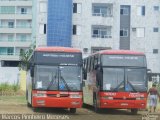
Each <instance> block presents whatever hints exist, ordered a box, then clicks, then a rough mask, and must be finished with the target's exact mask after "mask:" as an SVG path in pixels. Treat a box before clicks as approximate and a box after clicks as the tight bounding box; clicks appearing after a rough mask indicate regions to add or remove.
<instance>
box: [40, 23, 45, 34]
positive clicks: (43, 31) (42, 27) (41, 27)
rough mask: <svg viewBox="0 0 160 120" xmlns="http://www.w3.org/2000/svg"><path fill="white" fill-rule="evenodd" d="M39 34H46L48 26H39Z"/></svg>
mask: <svg viewBox="0 0 160 120" xmlns="http://www.w3.org/2000/svg"><path fill="white" fill-rule="evenodd" d="M39 34H46V24H40V25H39Z"/></svg>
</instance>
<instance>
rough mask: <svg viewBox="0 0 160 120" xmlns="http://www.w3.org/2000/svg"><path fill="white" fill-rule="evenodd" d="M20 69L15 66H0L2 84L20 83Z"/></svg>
mask: <svg viewBox="0 0 160 120" xmlns="http://www.w3.org/2000/svg"><path fill="white" fill-rule="evenodd" d="M19 80H20V79H19V69H18V68H15V67H0V84H1V83H6V82H7V83H9V84H16V83H17V82H18V83H19Z"/></svg>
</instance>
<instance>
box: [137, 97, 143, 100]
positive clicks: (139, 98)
mask: <svg viewBox="0 0 160 120" xmlns="http://www.w3.org/2000/svg"><path fill="white" fill-rule="evenodd" d="M136 100H145V98H144V97H138V98H136Z"/></svg>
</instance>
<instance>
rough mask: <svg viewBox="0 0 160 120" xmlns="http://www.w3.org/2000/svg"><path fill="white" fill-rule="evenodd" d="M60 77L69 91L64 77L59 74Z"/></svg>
mask: <svg viewBox="0 0 160 120" xmlns="http://www.w3.org/2000/svg"><path fill="white" fill-rule="evenodd" d="M60 78H61V80H62V81H63V83H64V84H65V86H66V88H67V90H68V91H70V88H69V86H68V84H67V82H66V81H65V79H64V78H63V77H62V76H61V77H60Z"/></svg>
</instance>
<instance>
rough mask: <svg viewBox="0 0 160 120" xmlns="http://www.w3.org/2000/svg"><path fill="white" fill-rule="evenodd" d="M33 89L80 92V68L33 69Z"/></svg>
mask: <svg viewBox="0 0 160 120" xmlns="http://www.w3.org/2000/svg"><path fill="white" fill-rule="evenodd" d="M34 89H36V90H62V91H80V90H81V68H80V67H78V66H44V65H37V66H36V67H35V79H34Z"/></svg>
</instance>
